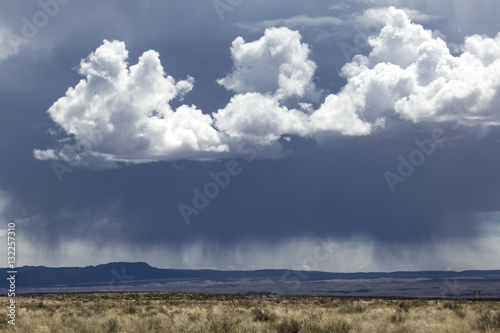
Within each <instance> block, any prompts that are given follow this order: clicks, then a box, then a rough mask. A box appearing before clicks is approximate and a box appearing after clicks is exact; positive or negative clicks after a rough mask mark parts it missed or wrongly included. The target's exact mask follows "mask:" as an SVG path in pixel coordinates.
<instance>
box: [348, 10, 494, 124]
mask: <svg viewBox="0 0 500 333" xmlns="http://www.w3.org/2000/svg"><path fill="white" fill-rule="evenodd" d="M498 41H499V38H498V36H497V38H495V39H491V38H488V37H485V36H471V37H468V38H466V40H465V43H464V46H463V51H464V52H463V53H462V54H461V55H460V56H458V57H457V56H453V55H451V54H450V50H449V49H448V47H447V45H446V43H445V42H444V41H443V40H441V39H440V38H434V37H433V34H432V32H431V31H430V30H425V29H424V28H423V27H422V26H421V25H418V24H414V23H412V22H411V20H410V19H409V18H408V16H407V15H406V13H405V12H404V11H402V10H398V9H396V8H394V7H391V8H389V9H388V11H387V14H386V15H385V26H384V27H383V28H382V30H381V32H380V34H379V35H378V36H375V37H372V38H371V39H370V40H369V41H368V42H369V44H370V46H371V47H372V51H371V53H370V54H369V55H368V56H362V55H358V56H356V57H354V59H353V61H352V62H351V63H348V64H346V65H345V66H344V67H343V69H342V76H344V77H345V78H346V79H347V80H348V83H347V85H346V86H345V87H344V89H343V91H345V92H350V93H349V96H350V98H348V99H347V100H351V101H363V100H364V101H365V104H364V105H362V104H363V103H362V102H359V103H360V104H361V105H362V106H361V110H360V113H361V114H364V113H366V112H368V113H371V114H374V115H375V116H379V117H383V116H390V114H391V113H392V112H394V111H395V112H396V114H397V115H398V116H399V118H402V119H405V120H411V121H413V122H422V121H433V122H442V121H457V122H461V123H464V124H470V125H474V124H481V125H497V124H498V121H499V114H498V112H496V110H495V107H494V105H495V101H496V100H498V92H499V89H500V85H499V84H500V81H499V80H498V77H499V76H498V73H499V71H500V57H499V54H498Z"/></svg>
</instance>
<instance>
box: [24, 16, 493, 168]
mask: <svg viewBox="0 0 500 333" xmlns="http://www.w3.org/2000/svg"><path fill="white" fill-rule="evenodd" d="M369 15H371V16H377V15H379V16H380V18H379V20H380V22H383V28H381V30H380V32H379V33H378V34H374V35H373V36H372V37H370V38H369V39H368V45H369V46H370V47H371V48H372V50H371V52H370V53H369V54H368V55H367V56H364V55H357V56H355V57H354V58H353V60H352V61H351V62H349V63H347V64H345V65H344V66H343V68H342V70H341V72H340V75H341V76H342V77H343V78H345V79H346V80H347V83H346V85H345V86H343V87H342V88H341V89H340V90H339V91H338V92H337V93H334V94H329V95H327V96H325V97H324V100H323V102H322V103H321V104H320V106H319V107H317V108H316V109H315V108H314V105H313V104H311V102H317V101H318V99H317V98H318V96H319V93H318V91H317V89H316V87H315V84H314V81H313V79H314V75H315V70H316V67H317V66H316V64H315V63H314V62H313V61H312V60H311V59H310V50H309V46H308V45H307V44H305V43H303V42H302V41H301V39H302V37H301V35H300V33H299V32H297V31H293V30H290V29H288V28H286V27H281V28H269V29H266V31H265V32H264V35H263V36H262V37H261V38H260V39H258V40H256V41H252V42H245V40H244V39H243V38H242V37H237V38H236V39H235V40H234V41H233V44H232V47H231V56H232V59H233V61H234V68H233V71H232V72H231V73H229V74H228V75H227V76H225V77H223V78H221V79H219V80H218V81H217V82H218V83H219V84H221V85H222V86H224V87H225V88H226V89H228V90H230V91H233V92H234V93H235V95H234V96H233V97H232V98H231V100H230V101H229V103H228V104H227V105H226V106H225V107H224V108H222V109H220V110H218V111H217V112H215V113H212V114H204V113H203V112H202V111H201V110H199V109H197V108H196V107H195V106H193V105H191V106H189V105H182V106H180V107H178V108H177V109H175V110H174V109H172V107H171V106H170V102H171V101H172V100H174V99H175V98H177V99H182V97H183V96H184V95H185V94H186V93H187V92H189V91H190V90H191V89H193V86H194V79H193V78H191V77H188V78H187V79H186V80H181V81H176V80H174V78H172V77H171V76H168V75H166V74H165V72H164V69H163V67H162V65H161V63H160V59H159V54H158V53H157V52H155V51H153V50H150V51H147V52H145V53H144V54H143V55H142V56H141V57H140V59H139V61H138V63H137V64H136V65H133V66H129V64H128V63H127V58H128V52H127V50H126V48H125V44H124V43H123V42H118V41H113V42H109V41H104V44H103V45H101V46H100V47H99V48H97V50H96V51H95V52H93V53H92V54H91V55H90V56H89V57H88V58H86V59H84V60H82V61H81V64H80V67H79V73H80V74H81V75H83V76H84V77H85V78H84V79H82V80H81V81H80V82H79V83H78V84H77V85H76V86H75V87H74V88H69V89H68V91H67V92H66V95H65V96H64V97H62V98H60V99H59V100H58V101H57V102H55V103H54V104H53V105H52V106H51V108H50V109H49V111H48V112H49V114H50V116H51V117H52V119H53V120H54V121H55V122H56V123H57V124H58V125H60V126H61V128H62V129H63V130H64V131H65V132H66V133H67V134H68V137H67V138H65V139H63V140H60V141H59V144H60V146H59V147H57V148H54V149H46V150H35V151H34V154H35V157H36V158H38V159H41V160H48V159H60V160H63V161H66V162H68V163H73V164H74V165H81V166H90V167H92V166H93V167H96V166H101V167H102V166H110V165H113V163H116V162H131V163H143V162H150V161H158V160H173V159H180V158H187V159H210V158H220V157H224V156H229V155H231V154H232V155H235V154H237V152H234V151H232V148H231V147H234V145H233V143H234V142H236V141H237V140H249V141H252V142H254V143H256V144H259V145H263V146H270V145H273V144H274V143H276V142H277V141H278V140H279V139H280V138H281V137H283V136H287V135H297V136H304V137H313V138H314V137H315V136H319V135H323V134H325V133H326V134H328V133H338V134H341V135H351V136H355V135H369V134H371V133H372V132H373V131H375V130H381V129H382V128H383V126H384V122H385V120H386V119H387V118H391V119H393V120H399V121H413V122H422V121H428V122H441V121H455V122H461V123H463V124H468V125H490V126H491V125H499V124H500V114H499V112H498V111H497V110H496V105H498V104H499V102H500V98H499V92H500V34H498V35H497V36H496V37H494V38H490V37H488V36H483V35H474V36H469V37H467V38H466V39H465V40H464V43H463V44H462V46H461V49H462V53H461V54H460V55H458V56H455V55H452V54H451V52H450V50H449V48H448V46H447V44H446V43H445V42H444V41H443V40H442V39H440V38H439V37H436V36H438V35H439V34H435V33H434V34H433V32H432V31H430V30H426V29H424V27H423V26H421V25H419V24H415V23H413V22H412V21H411V19H410V18H409V17H408V14H407V13H406V12H405V11H404V10H400V9H396V8H394V7H389V8H385V9H383V10H378V11H371V12H370V13H369ZM294 103H295V104H296V105H300V108H299V107H297V108H298V109H294V108H292V107H291V105H293V104H294Z"/></svg>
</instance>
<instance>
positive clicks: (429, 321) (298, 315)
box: [0, 293, 500, 333]
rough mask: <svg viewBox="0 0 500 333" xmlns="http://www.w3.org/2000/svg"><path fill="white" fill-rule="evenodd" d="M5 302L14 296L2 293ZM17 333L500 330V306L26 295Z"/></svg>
mask: <svg viewBox="0 0 500 333" xmlns="http://www.w3.org/2000/svg"><path fill="white" fill-rule="evenodd" d="M0 299H1V302H2V303H3V304H8V303H7V302H8V298H7V297H6V296H5V295H4V296H0ZM16 304H17V316H16V326H15V327H13V326H12V325H9V324H8V323H7V316H6V315H4V316H3V317H2V318H1V319H0V331H13V332H14V331H15V332H29V333H36V332H66V333H73V332H76V333H101V332H109V333H112V332H130V333H140V332H148V333H149V332H200V333H202V332H203V333H204V332H216V333H224V332H248V333H250V332H278V333H293V332H297V333H298V332H318V333H322V332H325V333H326V332H332V333H335V332H353V333H354V332H370V333H377V332H380V333H381V332H449V333H460V332H463V333H470V332H500V303H499V302H497V301H482V302H472V301H465V300H440V301H438V303H437V304H436V302H435V301H434V300H425V299H414V300H390V299H349V298H335V297H285V296H257V295H220V294H219V295H217V294H183V293H81V294H78V293H74V294H33V295H18V296H17V298H16Z"/></svg>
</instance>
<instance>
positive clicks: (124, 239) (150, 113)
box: [0, 0, 500, 272]
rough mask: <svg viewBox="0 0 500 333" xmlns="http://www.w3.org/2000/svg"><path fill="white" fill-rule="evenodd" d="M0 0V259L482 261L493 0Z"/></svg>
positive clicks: (492, 250) (492, 261)
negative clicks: (11, 235)
mask: <svg viewBox="0 0 500 333" xmlns="http://www.w3.org/2000/svg"><path fill="white" fill-rule="evenodd" d="M1 6H2V9H3V10H1V11H0V18H1V20H0V78H1V80H0V90H1V91H2V97H1V98H0V106H1V110H2V112H1V116H0V117H1V120H0V152H1V153H2V158H3V159H2V161H3V163H1V164H0V224H1V225H0V247H1V248H2V249H3V251H4V252H7V235H8V223H9V222H11V221H15V224H16V234H17V244H16V246H17V256H16V266H19V267H20V266H47V267H84V266H89V265H94V266H95V265H100V264H106V263H109V262H146V263H148V264H149V265H151V266H154V267H158V268H174V269H214V270H259V269H290V270H297V271H302V270H305V271H324V272H387V271H434V270H435V271H464V270H497V269H500V267H499V262H498V258H499V257H500V214H499V212H500V200H499V199H500V174H499V172H498V170H500V159H499V158H498V156H497V155H495V154H497V153H498V150H499V148H500V146H499V144H500V128H499V125H500V110H499V109H498V106H499V102H500V80H499V79H498V78H499V77H500V24H498V23H497V22H498V21H497V17H496V16H497V15H496V14H495V13H498V11H499V10H500V4H499V3H495V2H493V1H469V0H467V1H462V2H460V3H458V2H455V1H451V0H450V1H444V2H440V3H434V2H432V1H414V0H387V1H382V2H377V3H375V2H374V1H370V0H355V1H326V0H324V1H323V0H321V1H314V2H308V3H303V2H300V1H292V2H290V1H288V2H285V1H283V0H276V1H266V2H263V1H252V2H249V1H229V0H227V1H226V0H216V1H207V2H203V3H200V2H197V1H180V0H173V1H166V2H158V1H143V2H140V3H139V2H133V1H125V2H120V3H118V2H114V1H112V2H109V3H101V2H99V1H94V0H92V1H86V2H82V1H77V0H73V1H69V0H64V1H62V0H43V1H39V2H34V1H33V2H25V3H19V2H9V3H4V4H2V5H1ZM6 265H7V262H5V264H4V265H0V267H4V266H6Z"/></svg>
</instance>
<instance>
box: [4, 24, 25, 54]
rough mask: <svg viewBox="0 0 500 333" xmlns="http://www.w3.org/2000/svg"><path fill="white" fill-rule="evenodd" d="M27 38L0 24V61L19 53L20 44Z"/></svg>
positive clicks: (23, 43)
mask: <svg viewBox="0 0 500 333" xmlns="http://www.w3.org/2000/svg"><path fill="white" fill-rule="evenodd" d="M27 43H28V40H27V39H25V38H23V37H21V36H18V35H16V34H13V33H11V32H10V31H9V30H8V29H7V28H5V27H3V26H1V25H0V61H3V60H5V59H7V58H9V57H11V56H13V55H16V54H17V53H19V50H20V49H21V46H23V45H25V44H27Z"/></svg>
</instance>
